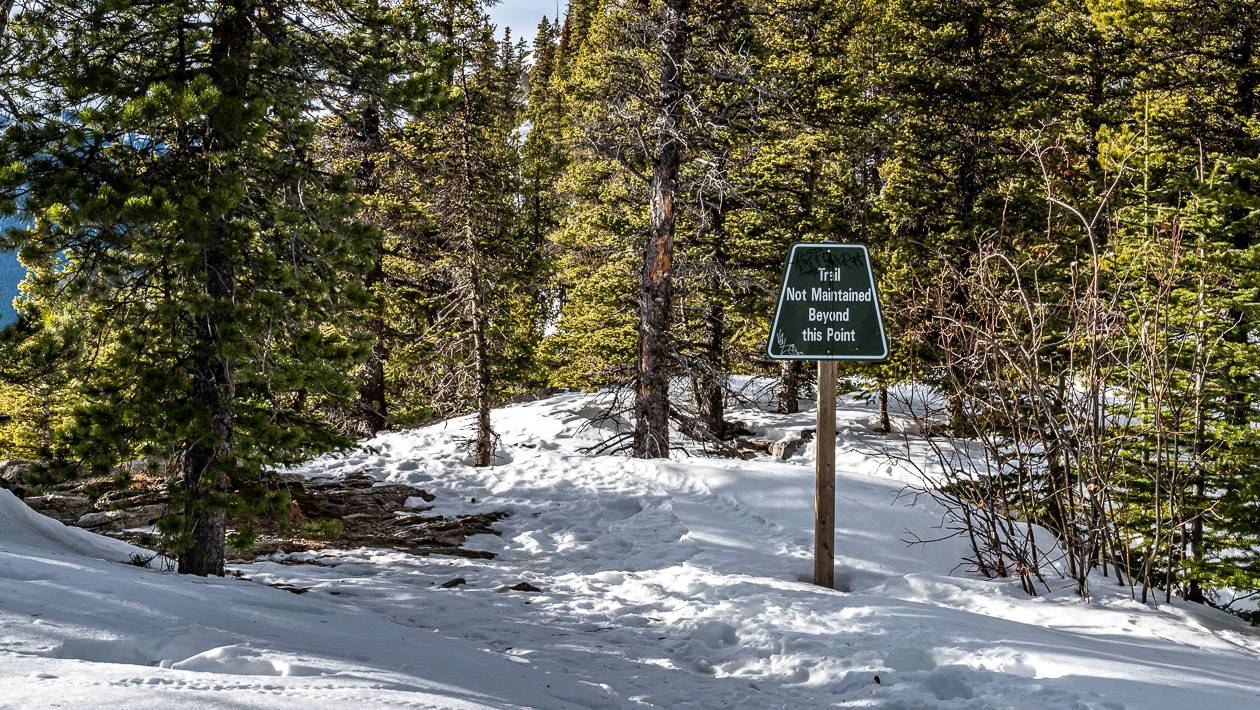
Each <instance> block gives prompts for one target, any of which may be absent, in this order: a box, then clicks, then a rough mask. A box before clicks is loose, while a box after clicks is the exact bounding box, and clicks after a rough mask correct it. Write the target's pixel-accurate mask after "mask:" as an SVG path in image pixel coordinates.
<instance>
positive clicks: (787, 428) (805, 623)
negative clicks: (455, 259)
mask: <svg viewBox="0 0 1260 710" xmlns="http://www.w3.org/2000/svg"><path fill="white" fill-rule="evenodd" d="M601 410H602V407H601V406H600V403H599V402H598V401H597V397H596V396H594V395H582V394H572V393H570V394H562V395H559V396H556V397H552V398H548V399H543V400H539V401H537V402H530V403H524V404H520V405H517V406H512V407H508V408H505V409H501V410H496V411H495V412H494V418H493V422H494V426H495V429H496V431H497V432H498V433H499V434H500V436H501V448H500V450H499V451H498V452H497V456H496V461H497V465H496V466H494V467H492V468H484V469H478V468H474V467H472V466H471V465H470V463H471V462H470V461H469V460H468V458H467V453H466V452H465V451H464V449H463V448H462V440H463V439H465V438H466V437H467V436H468V430H469V427H470V426H471V425H472V421H471V420H467V419H462V420H455V421H451V422H446V423H443V424H440V425H435V426H431V427H427V428H424V429H420V430H416V431H409V432H399V433H388V434H382V435H379V436H377V437H376V438H374V439H371V440H369V441H366V442H364V444H363V448H362V449H361V450H359V451H356V452H352V453H348V454H343V455H338V456H330V457H325V458H321V459H318V460H316V461H312V462H311V463H310V464H308V465H307V466H304V467H302V468H301V469H298V470H296V471H292V472H288V475H292V476H301V477H304V478H307V479H312V480H326V479H328V478H332V477H338V476H345V475H347V474H351V473H355V472H357V473H358V474H359V475H363V476H367V477H369V478H370V480H371V482H373V483H386V484H394V485H408V486H414V487H422V488H423V489H424V490H426V491H430V492H432V493H433V494H435V496H436V497H435V500H434V501H433V503H426V505H432V506H433V509H432V510H431V511H426V512H428V513H430V514H433V515H444V516H449V517H451V518H452V519H454V518H458V517H459V516H468V515H484V514H491V513H497V512H499V511H506V512H508V513H510V515H509V516H508V517H505V518H502V519H498V518H496V522H494V523H493V524H494V527H495V529H496V531H497V532H498V533H499V535H484V534H481V535H474V536H472V537H469V538H468V540H467V542H468V544H469V545H471V546H472V547H473V548H475V549H479V550H482V551H484V552H486V553H493V554H494V557H493V558H492V559H491V558H486V559H477V558H466V557H454V556H442V555H433V556H428V557H420V556H416V555H412V554H408V553H407V552H405V551H402V550H387V549H379V548H367V549H356V550H322V551H309V552H301V553H292V554H275V555H271V556H268V557H267V558H264V559H261V560H258V561H256V562H253V563H250V564H242V565H235V568H236V571H237V572H238V573H240V574H242V575H244V576H245V577H247V578H249V579H250V580H254V581H245V580H241V579H226V580H199V579H185V578H181V577H179V576H177V575H173V574H169V573H162V572H160V571H155V570H150V569H140V568H137V567H133V566H129V565H126V564H119V562H126V561H127V560H129V559H132V558H133V557H134V556H135V555H137V554H142V551H139V550H138V549H137V548H133V547H131V546H129V545H125V544H124V543H121V542H117V541H114V540H108V539H105V538H101V537H98V536H96V535H93V534H91V533H88V532H86V531H83V530H75V529H67V528H65V527H63V526H61V525H60V524H59V523H57V522H56V521H52V520H50V519H48V518H43V517H42V516H39V515H37V514H35V513H32V512H31V511H30V510H29V509H27V508H26V507H25V506H23V505H22V504H21V503H20V502H19V501H18V500H17V499H16V498H14V497H13V496H12V495H10V494H8V493H7V492H4V491H0V707H15V708H25V707H43V706H47V705H49V704H51V703H53V702H57V703H59V704H60V705H61V706H62V707H101V706H121V705H126V706H128V707H129V708H133V707H134V708H147V707H155V708H157V707H250V708H252V707H302V708H318V707H355V708H359V707H401V706H406V707H414V706H421V707H495V708H501V707H539V708H565V707H598V708H605V707H610V708H617V707H662V708H685V707H697V708H710V707H712V708H720V707H756V708H763V707H764V708H803V707H865V708H903V709H924V710H926V709H927V708H937V709H938V710H963V709H967V710H971V709H980V710H984V709H993V710H996V709H998V708H1020V709H1021V710H1037V709H1040V708H1045V709H1048V710H1068V709H1069V708H1071V709H1082V710H1124V709H1130V710H1137V709H1138V708H1175V707H1184V708H1198V707H1212V708H1220V709H1221V710H1224V709H1226V708H1252V707H1254V708H1260V673H1257V672H1256V669H1257V667H1260V666H1258V662H1260V636H1258V635H1257V633H1256V631H1255V630H1253V629H1251V628H1250V627H1248V626H1246V625H1245V624H1243V623H1241V622H1239V621H1238V620H1237V619H1235V618H1233V617H1229V616H1227V615H1225V614H1222V613H1219V612H1215V611H1213V610H1211V609H1206V608H1203V607H1199V606H1196V605H1184V604H1180V603H1178V604H1176V605H1173V606H1165V607H1160V608H1158V609H1152V608H1147V607H1144V606H1142V605H1140V604H1137V603H1135V602H1133V601H1131V600H1129V599H1128V597H1127V596H1126V595H1125V594H1124V592H1123V590H1121V589H1118V588H1116V587H1114V586H1108V583H1107V582H1106V581H1105V580H1101V579H1100V580H1098V582H1097V587H1096V592H1097V594H1096V596H1095V598H1094V600H1093V601H1092V602H1090V603H1082V602H1079V601H1077V600H1076V599H1075V597H1074V596H1073V595H1072V593H1071V590H1070V589H1069V588H1067V587H1068V585H1066V584H1059V583H1057V582H1056V581H1055V580H1051V589H1050V590H1049V592H1048V593H1046V594H1043V595H1042V596H1040V597H1036V598H1029V597H1027V596H1026V595H1024V594H1023V593H1022V592H1021V591H1020V590H1019V587H1018V585H1017V584H1013V583H1010V582H1007V581H1002V580H997V581H994V580H985V579H979V578H975V577H973V576H970V575H968V574H967V573H966V570H965V569H963V568H960V567H959V562H960V560H961V559H962V558H963V557H964V556H965V554H966V550H965V549H964V546H963V544H962V541H960V540H950V541H946V542H943V543H940V544H936V545H930V546H927V547H907V546H906V545H904V544H903V543H902V542H901V538H902V537H905V536H906V532H907V531H909V532H911V533H913V534H918V535H920V536H921V537H924V538H929V537H939V536H940V532H941V531H940V530H939V529H937V528H938V526H939V525H940V520H941V511H940V510H939V509H937V508H935V507H934V505H935V504H934V503H932V502H931V501H928V500H926V499H924V498H919V499H917V500H910V499H908V498H907V497H905V496H901V495H900V494H901V492H902V490H903V488H904V486H905V484H906V482H908V481H910V480H912V473H911V472H910V470H908V469H907V468H906V467H904V466H901V465H899V464H898V463H897V462H896V461H895V460H894V459H891V458H889V457H887V456H884V455H881V454H880V452H879V450H878V448H879V445H880V441H881V439H880V437H878V436H875V435H873V434H871V433H870V432H869V428H867V427H863V426H860V422H862V421H865V420H867V419H869V418H870V416H871V410H870V408H869V406H868V405H867V404H866V403H864V402H862V401H861V400H859V399H857V398H852V399H850V398H844V399H842V402H841V407H840V415H839V418H840V420H841V426H840V431H841V432H842V435H841V437H840V439H839V441H838V448H839V450H838V456H837V462H838V468H839V474H840V475H839V481H838V486H837V489H838V495H837V502H838V508H837V520H838V523H837V530H838V540H837V545H836V547H837V550H838V554H839V557H838V559H837V578H838V580H840V581H841V584H840V586H842V587H843V588H844V589H845V591H835V590H825V589H820V588H817V587H814V586H812V585H810V584H808V583H807V582H806V581H804V580H806V579H807V575H808V573H809V570H810V568H811V560H810V556H811V554H812V547H813V540H812V531H813V525H812V506H813V495H814V491H813V486H814V482H813V459H814V446H815V444H814V443H812V442H811V443H802V445H801V446H800V447H799V450H798V451H797V452H796V454H795V455H794V456H793V457H792V458H791V459H789V460H788V461H787V462H780V461H776V460H774V459H773V458H772V457H771V456H770V455H769V454H768V453H762V454H760V455H759V456H758V458H756V459H754V460H747V461H745V460H724V459H712V458H704V457H701V456H691V457H685V456H682V455H680V456H679V457H678V458H675V459H674V460H672V461H663V462H651V461H637V460H631V459H627V458H623V457H617V456H602V457H591V456H587V455H583V454H582V453H581V451H583V450H584V449H587V448H589V447H590V446H591V445H592V444H594V443H598V442H599V441H600V440H601V439H602V438H603V437H606V436H608V435H609V434H610V433H615V432H614V428H615V427H616V426H618V425H617V423H616V422H613V423H603V424H600V425H596V424H593V423H592V418H593V415H594V414H595V413H598V412H600V411H601ZM736 416H738V417H739V419H740V420H741V421H745V422H748V424H749V427H750V428H751V429H753V430H754V431H755V432H756V436H759V437H761V438H763V439H765V440H767V441H776V440H780V439H782V438H784V437H785V436H787V435H789V434H790V433H792V432H799V431H801V430H802V429H807V428H809V427H810V426H811V423H812V413H811V412H805V413H802V414H800V415H790V416H780V415H774V414H768V413H765V412H762V411H759V410H757V409H755V408H752V407H747V408H745V409H742V410H740V411H739V412H737V413H736ZM601 427H603V428H601ZM894 429H896V427H894ZM893 443H894V444H896V445H897V446H898V447H899V449H900V450H901V451H902V453H904V451H905V444H906V443H907V442H904V441H897V442H893ZM908 443H909V444H910V447H911V450H912V451H916V452H918V453H920V454H921V453H923V451H925V447H922V446H917V447H916V446H915V445H914V442H913V441H910V442H908ZM295 563H306V564H295ZM456 578H460V579H463V580H466V581H467V584H466V585H460V589H459V590H458V592H457V593H452V592H451V591H450V590H448V589H442V586H444V585H443V583H444V582H447V581H450V580H454V579H456ZM525 579H527V580H529V581H528V584H529V585H530V587H531V588H532V589H541V590H545V591H543V592H542V593H530V594H499V593H497V592H498V590H500V589H506V588H509V587H511V586H513V585H516V584H519V583H521V582H522V580H525ZM257 582H264V583H266V584H259V583H257ZM267 584H271V585H283V586H285V587H287V588H291V589H301V590H304V591H305V592H306V593H304V594H301V595H298V594H290V593H287V592H285V591H283V590H281V589H275V588H272V587H270V586H266V585H267ZM1060 587H1062V588H1060ZM876 678H878V680H876Z"/></svg>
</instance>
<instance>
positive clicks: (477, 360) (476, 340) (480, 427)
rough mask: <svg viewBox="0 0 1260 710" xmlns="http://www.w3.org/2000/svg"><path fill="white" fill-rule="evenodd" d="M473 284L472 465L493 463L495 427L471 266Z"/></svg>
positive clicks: (477, 278) (477, 283) (476, 276)
mask: <svg viewBox="0 0 1260 710" xmlns="http://www.w3.org/2000/svg"><path fill="white" fill-rule="evenodd" d="M469 274H470V279H469V280H470V281H471V288H472V311H473V312H472V324H473V366H474V369H475V370H476V373H475V377H476V380H477V385H476V390H477V444H476V450H475V454H474V456H473V465H474V466H489V465H491V464H492V463H494V430H493V429H491V428H490V351H489V347H488V345H487V344H486V319H485V307H484V304H483V303H482V297H481V274H480V273H479V272H478V270H477V267H476V266H475V265H474V266H473V267H472V268H471V269H470V272H469Z"/></svg>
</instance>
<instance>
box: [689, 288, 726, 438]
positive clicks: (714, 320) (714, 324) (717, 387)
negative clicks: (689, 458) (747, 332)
mask: <svg viewBox="0 0 1260 710" xmlns="http://www.w3.org/2000/svg"><path fill="white" fill-rule="evenodd" d="M704 320H705V324H706V325H707V326H708V331H709V333H708V335H709V338H708V342H707V343H705V362H704V365H703V366H702V367H701V368H700V371H699V372H697V373H695V374H694V375H693V376H694V377H697V378H699V380H700V382H699V385H700V386H699V387H697V388H696V409H697V410H699V412H700V421H701V423H703V424H704V428H705V429H707V430H708V431H709V433H710V434H712V435H713V436H715V437H717V438H719V439H725V438H726V429H727V426H726V387H725V386H724V383H723V382H722V373H723V366H722V365H723V363H722V346H723V344H724V343H725V342H726V323H725V321H726V309H725V308H724V307H723V306H722V304H721V303H719V302H717V301H716V300H714V301H712V302H710V303H709V305H708V307H707V308H706V309H705V313H704Z"/></svg>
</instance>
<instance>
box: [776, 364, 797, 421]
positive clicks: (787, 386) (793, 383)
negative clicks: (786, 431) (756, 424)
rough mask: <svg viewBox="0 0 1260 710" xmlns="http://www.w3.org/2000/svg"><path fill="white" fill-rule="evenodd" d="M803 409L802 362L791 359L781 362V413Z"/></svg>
mask: <svg viewBox="0 0 1260 710" xmlns="http://www.w3.org/2000/svg"><path fill="white" fill-rule="evenodd" d="M800 411H801V363H800V361H799V360H791V361H786V362H782V363H779V414H796V413H798V412H800Z"/></svg>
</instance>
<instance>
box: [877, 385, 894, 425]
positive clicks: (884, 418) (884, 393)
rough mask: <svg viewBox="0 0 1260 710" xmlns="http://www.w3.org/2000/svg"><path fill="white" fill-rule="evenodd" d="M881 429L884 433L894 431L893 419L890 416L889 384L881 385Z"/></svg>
mask: <svg viewBox="0 0 1260 710" xmlns="http://www.w3.org/2000/svg"><path fill="white" fill-rule="evenodd" d="M879 430H880V432H881V433H884V434H887V433H888V432H890V431H892V420H891V419H890V418H889V417H888V385H880V386H879Z"/></svg>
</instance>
